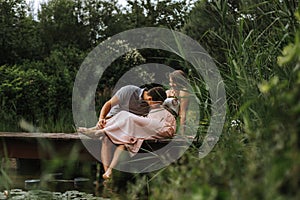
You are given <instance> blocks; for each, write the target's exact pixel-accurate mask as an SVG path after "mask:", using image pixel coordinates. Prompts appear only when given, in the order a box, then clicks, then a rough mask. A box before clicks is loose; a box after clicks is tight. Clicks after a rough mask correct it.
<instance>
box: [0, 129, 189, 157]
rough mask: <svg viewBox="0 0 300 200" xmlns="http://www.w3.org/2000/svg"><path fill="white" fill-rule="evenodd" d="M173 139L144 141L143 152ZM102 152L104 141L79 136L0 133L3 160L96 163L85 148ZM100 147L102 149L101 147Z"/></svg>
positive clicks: (184, 141) (183, 140)
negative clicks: (60, 160)
mask: <svg viewBox="0 0 300 200" xmlns="http://www.w3.org/2000/svg"><path fill="white" fill-rule="evenodd" d="M174 140H175V142H176V145H178V144H179V145H185V144H187V142H188V141H187V140H189V142H190V141H191V140H193V139H192V138H189V139H187V138H176V139H173V141H174ZM170 141H171V139H162V140H147V141H144V143H143V145H142V148H141V149H147V150H150V151H152V150H156V149H159V148H161V147H163V146H164V145H166V144H168V143H169V142H170ZM83 143H85V145H87V144H88V145H89V146H92V145H93V147H96V148H97V149H96V151H99V155H100V150H101V140H97V139H90V138H84V139H83V138H82V137H81V136H80V135H79V134H77V133H15V132H0V157H8V158H21V159H57V158H59V159H65V160H70V159H73V160H79V161H96V159H95V158H94V157H93V156H92V155H91V154H90V152H89V151H88V150H87V149H86V147H85V145H84V144H83ZM98 147H99V148H98Z"/></svg>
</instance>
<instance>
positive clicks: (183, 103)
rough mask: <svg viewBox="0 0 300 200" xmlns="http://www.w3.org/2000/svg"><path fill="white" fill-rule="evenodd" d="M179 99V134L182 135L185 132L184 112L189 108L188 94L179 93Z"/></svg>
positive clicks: (184, 92)
mask: <svg viewBox="0 0 300 200" xmlns="http://www.w3.org/2000/svg"><path fill="white" fill-rule="evenodd" d="M179 96H180V97H179V98H180V111H179V117H180V133H181V134H184V132H185V124H186V112H187V109H188V106H189V96H190V94H189V93H188V92H186V91H180V93H179Z"/></svg>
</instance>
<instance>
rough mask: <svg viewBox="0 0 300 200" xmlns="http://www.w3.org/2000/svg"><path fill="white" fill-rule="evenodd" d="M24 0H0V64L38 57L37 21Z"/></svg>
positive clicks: (39, 42) (39, 43) (39, 45)
mask: <svg viewBox="0 0 300 200" xmlns="http://www.w3.org/2000/svg"><path fill="white" fill-rule="evenodd" d="M29 11H30V9H29V7H28V6H27V4H26V2H25V0H0V65H3V64H14V63H18V62H21V61H22V60H24V59H38V58H39V53H40V50H41V46H42V44H41V41H40V39H39V35H38V34H37V33H38V30H37V22H36V21H34V19H33V17H32V15H30V13H29Z"/></svg>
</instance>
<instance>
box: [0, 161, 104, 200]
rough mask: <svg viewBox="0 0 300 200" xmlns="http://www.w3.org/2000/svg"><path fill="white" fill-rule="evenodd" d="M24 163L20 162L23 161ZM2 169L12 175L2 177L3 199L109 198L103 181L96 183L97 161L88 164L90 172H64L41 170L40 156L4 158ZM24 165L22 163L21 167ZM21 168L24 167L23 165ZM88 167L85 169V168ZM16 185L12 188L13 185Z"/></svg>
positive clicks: (0, 184)
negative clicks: (35, 157)
mask: <svg viewBox="0 0 300 200" xmlns="http://www.w3.org/2000/svg"><path fill="white" fill-rule="evenodd" d="M20 163H21V164H20ZM0 164H1V169H3V171H2V172H4V173H5V175H6V176H7V177H9V178H5V176H2V177H1V178H2V180H1V179H0V200H1V199H7V196H8V195H9V197H10V199H49V198H50V197H51V198H50V199H73V198H74V199H101V200H102V199H107V198H108V197H103V195H102V193H103V190H104V189H105V188H104V185H103V184H101V183H98V182H97V184H96V179H97V177H96V175H97V170H96V168H95V167H96V166H97V165H96V164H92V163H90V164H85V166H81V168H87V166H88V168H89V169H90V170H87V171H89V173H85V174H86V176H84V175H83V172H82V171H81V170H79V167H78V166H76V171H77V173H74V172H72V173H67V172H66V171H68V169H62V172H55V173H46V172H43V171H42V170H41V168H42V167H41V164H40V163H39V162H38V161H37V160H22V161H21V162H20V161H19V160H16V159H9V160H7V159H5V160H4V159H2V161H1V163H0ZM20 165H21V167H20ZM20 168H22V169H20ZM85 171H86V170H85ZM12 188H13V189H12Z"/></svg>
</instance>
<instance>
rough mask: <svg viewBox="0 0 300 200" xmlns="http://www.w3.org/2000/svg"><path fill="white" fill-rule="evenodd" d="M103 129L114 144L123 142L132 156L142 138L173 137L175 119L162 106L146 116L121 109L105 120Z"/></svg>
mask: <svg viewBox="0 0 300 200" xmlns="http://www.w3.org/2000/svg"><path fill="white" fill-rule="evenodd" d="M104 130H105V132H106V135H107V136H108V137H109V138H110V139H111V141H112V142H113V143H114V144H124V145H125V146H126V148H127V150H128V151H129V153H130V155H131V156H133V155H135V154H136V153H137V152H138V151H139V149H140V148H141V146H142V143H143V141H144V140H150V139H161V138H171V137H173V136H174V134H175V132H176V119H175V117H174V116H173V115H172V114H171V113H170V112H169V111H167V110H166V109H164V108H163V107H159V108H155V109H151V110H150V112H149V114H148V116H147V117H141V116H137V115H135V114H132V113H129V112H127V111H121V112H119V113H118V114H116V115H115V116H114V117H112V118H111V119H109V120H108V121H107V124H106V126H105V128H104Z"/></svg>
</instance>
